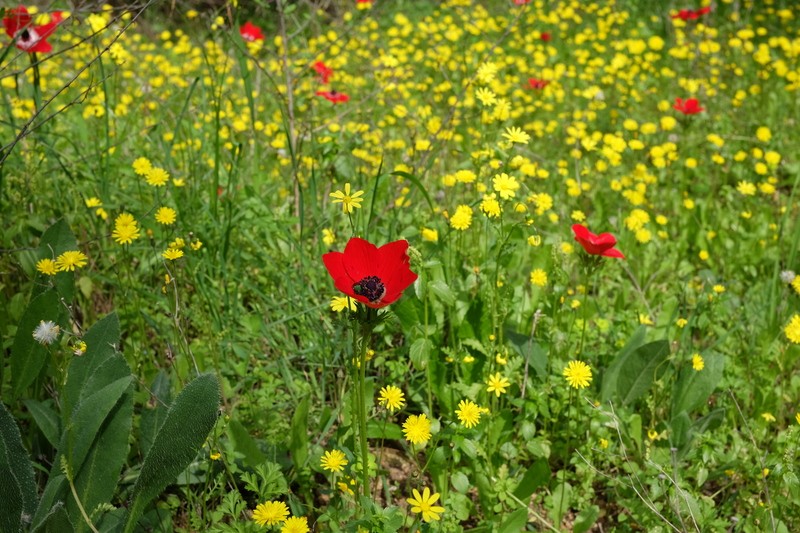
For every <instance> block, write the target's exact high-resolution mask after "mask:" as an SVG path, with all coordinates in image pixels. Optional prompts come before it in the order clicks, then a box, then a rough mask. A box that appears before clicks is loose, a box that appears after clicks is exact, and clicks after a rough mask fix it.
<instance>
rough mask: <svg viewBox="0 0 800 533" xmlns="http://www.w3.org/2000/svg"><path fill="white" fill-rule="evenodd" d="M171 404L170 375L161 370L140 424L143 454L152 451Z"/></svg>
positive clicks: (154, 382) (151, 390) (144, 408)
mask: <svg viewBox="0 0 800 533" xmlns="http://www.w3.org/2000/svg"><path fill="white" fill-rule="evenodd" d="M171 403H172V383H171V381H170V379H169V375H168V374H167V373H166V372H164V371H163V370H159V372H158V374H157V375H156V377H155V379H154V380H153V384H152V385H151V386H150V401H148V402H147V404H146V405H145V406H144V407H143V408H142V418H141V421H140V423H139V431H140V432H141V435H142V438H141V443H140V448H141V451H142V454H144V455H147V452H149V451H150V447H151V446H152V445H153V441H154V440H155V439H156V434H157V433H158V429H159V428H160V427H161V424H163V423H164V420H166V418H167V412H168V411H169V404H171Z"/></svg>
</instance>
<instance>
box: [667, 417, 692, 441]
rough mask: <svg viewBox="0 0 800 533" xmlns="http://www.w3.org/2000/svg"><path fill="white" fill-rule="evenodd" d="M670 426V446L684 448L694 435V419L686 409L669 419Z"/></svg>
mask: <svg viewBox="0 0 800 533" xmlns="http://www.w3.org/2000/svg"><path fill="white" fill-rule="evenodd" d="M669 427H670V432H669V433H670V435H669V439H670V446H672V447H673V448H677V449H680V448H683V447H684V446H686V445H687V444H688V443H689V441H690V439H691V437H692V429H691V427H692V421H691V419H690V418H689V415H688V414H686V411H683V412H680V413H678V415H677V416H675V417H673V418H672V420H670V421H669Z"/></svg>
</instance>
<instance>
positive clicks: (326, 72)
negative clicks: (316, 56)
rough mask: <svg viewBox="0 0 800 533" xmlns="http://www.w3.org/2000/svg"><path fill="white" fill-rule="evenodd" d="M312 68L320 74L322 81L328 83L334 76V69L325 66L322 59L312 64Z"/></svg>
mask: <svg viewBox="0 0 800 533" xmlns="http://www.w3.org/2000/svg"><path fill="white" fill-rule="evenodd" d="M311 68H313V69H314V71H315V72H316V73H317V74H318V75H319V79H320V81H321V82H322V83H328V81H330V79H331V77H332V76H333V69H332V68H330V67H328V66H325V63H323V62H322V61H317V62H316V63H314V64H313V65H311Z"/></svg>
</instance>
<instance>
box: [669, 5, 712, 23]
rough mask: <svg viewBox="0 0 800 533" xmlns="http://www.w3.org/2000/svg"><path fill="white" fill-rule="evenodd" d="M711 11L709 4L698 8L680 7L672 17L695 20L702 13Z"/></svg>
mask: <svg viewBox="0 0 800 533" xmlns="http://www.w3.org/2000/svg"><path fill="white" fill-rule="evenodd" d="M708 13H711V6H706V7H701V8H700V9H694V10H692V9H681V10H680V11H678V12H677V13H675V14H674V15H672V18H674V19H681V20H697V19H699V18H700V17H702V16H703V15H706V14H708Z"/></svg>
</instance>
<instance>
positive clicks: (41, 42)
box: [3, 6, 64, 54]
mask: <svg viewBox="0 0 800 533" xmlns="http://www.w3.org/2000/svg"><path fill="white" fill-rule="evenodd" d="M63 20H64V15H63V14H62V13H61V11H55V12H54V13H53V14H52V15H50V22H48V23H47V24H42V25H41V26H31V21H32V19H31V16H30V15H29V14H28V8H27V7H25V6H18V7H15V8H14V9H8V10H6V16H5V17H3V26H4V27H5V29H6V34H7V35H8V36H9V37H11V38H12V39H14V40H15V41H16V45H17V48H19V49H20V50H24V51H26V52H42V53H44V54H46V53H48V52H51V51H52V50H53V47H52V46H51V45H50V43H48V42H47V38H48V37H50V35H52V34H53V32H54V31H56V28H57V27H58V25H59V24H60V23H61V22H62V21H63Z"/></svg>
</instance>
